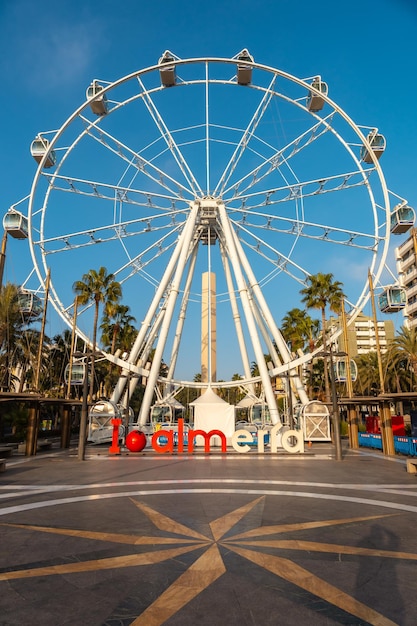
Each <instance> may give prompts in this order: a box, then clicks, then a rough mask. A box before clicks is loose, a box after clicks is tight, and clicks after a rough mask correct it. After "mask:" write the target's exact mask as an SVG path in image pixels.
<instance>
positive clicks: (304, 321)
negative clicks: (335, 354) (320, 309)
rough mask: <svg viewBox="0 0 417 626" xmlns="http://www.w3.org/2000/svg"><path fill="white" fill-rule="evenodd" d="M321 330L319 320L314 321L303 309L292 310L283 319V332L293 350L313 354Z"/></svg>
mask: <svg viewBox="0 0 417 626" xmlns="http://www.w3.org/2000/svg"><path fill="white" fill-rule="evenodd" d="M319 330H320V324H319V321H318V320H313V319H312V318H311V317H310V316H309V315H308V313H306V311H303V310H302V309H297V308H295V309H291V311H288V313H286V315H284V317H283V318H282V324H281V332H282V334H283V336H284V339H285V340H286V341H287V342H288V343H290V344H291V350H292V351H293V352H296V351H297V350H299V349H301V350H305V349H306V348H307V349H308V350H309V351H310V352H313V350H314V348H315V345H316V341H317V337H318V334H319Z"/></svg>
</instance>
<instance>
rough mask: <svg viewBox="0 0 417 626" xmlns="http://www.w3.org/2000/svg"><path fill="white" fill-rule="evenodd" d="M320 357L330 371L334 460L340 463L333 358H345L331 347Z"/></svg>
mask: <svg viewBox="0 0 417 626" xmlns="http://www.w3.org/2000/svg"><path fill="white" fill-rule="evenodd" d="M321 355H322V356H324V357H326V358H328V359H329V366H330V367H329V369H330V387H331V394H332V422H333V433H334V448H335V455H334V458H335V460H336V461H342V444H341V439H340V415H339V405H338V403H337V392H336V381H335V377H334V360H333V357H334V356H346V352H333V346H332V345H330V346H329V351H328V352H322V353H321Z"/></svg>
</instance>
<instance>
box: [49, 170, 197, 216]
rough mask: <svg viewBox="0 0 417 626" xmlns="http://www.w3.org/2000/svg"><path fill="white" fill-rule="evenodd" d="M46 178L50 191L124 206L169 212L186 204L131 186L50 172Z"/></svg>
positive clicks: (174, 198) (182, 200) (172, 197)
mask: <svg viewBox="0 0 417 626" xmlns="http://www.w3.org/2000/svg"><path fill="white" fill-rule="evenodd" d="M44 176H45V178H46V179H47V180H48V181H49V186H50V189H55V190H56V191H61V192H68V193H75V194H77V195H84V196H89V197H91V198H100V199H103V200H110V201H111V202H114V201H115V200H116V201H118V202H123V203H124V204H133V205H136V206H141V207H148V208H152V209H159V210H161V211H169V210H172V209H179V210H180V209H181V208H183V207H184V204H185V200H184V199H181V200H180V199H179V198H178V196H176V195H166V194H161V193H157V192H155V191H152V192H150V191H147V190H144V189H136V188H134V187H131V186H129V187H125V186H122V185H112V184H109V183H104V182H100V181H93V180H88V179H84V178H74V177H71V176H63V175H60V174H50V173H48V172H45V173H44Z"/></svg>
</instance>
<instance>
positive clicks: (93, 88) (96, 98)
mask: <svg viewBox="0 0 417 626" xmlns="http://www.w3.org/2000/svg"><path fill="white" fill-rule="evenodd" d="M102 91H103V86H102V85H100V83H98V82H97V81H96V80H93V82H92V83H91V85H90V86H89V87H87V91H86V96H87V100H91V102H90V108H91V110H92V112H93V113H94V114H95V115H100V116H101V115H106V113H107V96H106V94H105V93H101V92H102ZM99 94H101V95H99Z"/></svg>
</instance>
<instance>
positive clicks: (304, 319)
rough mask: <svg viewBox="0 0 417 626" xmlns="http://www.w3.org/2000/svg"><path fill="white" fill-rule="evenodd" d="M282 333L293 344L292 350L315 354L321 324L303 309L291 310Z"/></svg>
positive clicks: (282, 325) (310, 368)
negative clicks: (307, 351)
mask: <svg viewBox="0 0 417 626" xmlns="http://www.w3.org/2000/svg"><path fill="white" fill-rule="evenodd" d="M281 332H282V334H283V336H284V339H285V340H286V341H288V342H289V343H290V344H291V350H292V351H293V352H296V351H297V350H303V351H304V350H306V349H307V350H309V351H310V352H313V350H314V349H315V347H316V343H317V339H318V337H319V334H320V322H319V320H314V319H313V318H311V317H310V315H308V313H306V311H303V310H302V309H298V308H295V309H291V311H288V313H287V314H286V315H285V316H284V317H283V318H282V324H281ZM301 375H302V372H300V376H301ZM308 379H309V381H308V388H309V389H308V395H309V396H310V397H311V393H312V388H313V361H310V364H309V376H308Z"/></svg>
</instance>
